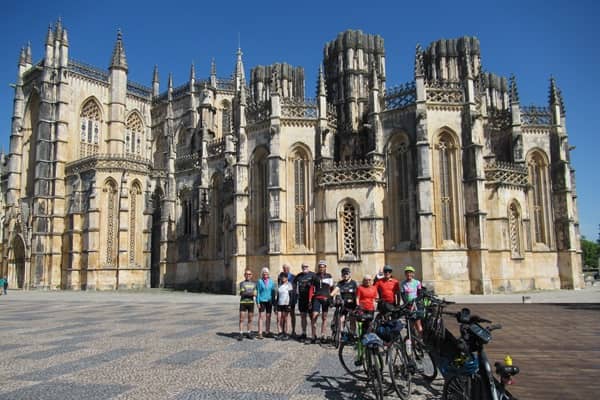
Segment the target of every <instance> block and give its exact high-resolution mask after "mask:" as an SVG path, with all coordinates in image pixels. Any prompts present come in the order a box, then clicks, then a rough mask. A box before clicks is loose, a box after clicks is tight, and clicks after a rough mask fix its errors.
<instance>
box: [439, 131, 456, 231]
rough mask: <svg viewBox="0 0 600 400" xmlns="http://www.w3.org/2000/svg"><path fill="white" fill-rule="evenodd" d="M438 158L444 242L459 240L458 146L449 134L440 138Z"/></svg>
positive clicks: (441, 223) (440, 221)
mask: <svg viewBox="0 0 600 400" xmlns="http://www.w3.org/2000/svg"><path fill="white" fill-rule="evenodd" d="M435 150H436V158H437V192H438V193H439V202H440V203H439V207H438V210H439V223H438V227H439V229H440V233H441V236H440V238H441V240H442V241H453V242H458V241H459V240H458V239H459V235H458V232H459V229H458V228H459V226H458V218H459V217H458V215H459V204H458V190H459V188H458V173H459V168H460V164H459V162H458V150H459V149H458V145H457V143H456V141H455V140H454V138H453V136H452V135H450V134H449V133H447V132H444V133H442V134H441V135H440V136H439V139H438V142H437V144H436V147H435Z"/></svg>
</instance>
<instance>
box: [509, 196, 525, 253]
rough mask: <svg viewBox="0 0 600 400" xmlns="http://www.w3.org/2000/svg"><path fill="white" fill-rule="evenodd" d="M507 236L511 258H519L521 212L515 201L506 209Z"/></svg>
mask: <svg viewBox="0 0 600 400" xmlns="http://www.w3.org/2000/svg"><path fill="white" fill-rule="evenodd" d="M508 235H509V240H510V253H511V257H512V258H520V257H522V254H521V242H522V240H521V211H520V207H519V204H518V203H517V202H516V201H513V202H512V203H510V206H509V207H508Z"/></svg>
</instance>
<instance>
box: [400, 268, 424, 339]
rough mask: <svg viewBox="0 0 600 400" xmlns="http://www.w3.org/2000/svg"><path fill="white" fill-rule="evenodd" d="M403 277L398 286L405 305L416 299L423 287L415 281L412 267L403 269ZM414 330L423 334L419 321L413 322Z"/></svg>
mask: <svg viewBox="0 0 600 400" xmlns="http://www.w3.org/2000/svg"><path fill="white" fill-rule="evenodd" d="M404 276H405V277H406V279H404V280H403V281H402V283H401V284H400V295H401V296H402V301H403V302H404V304H407V303H410V302H411V301H413V300H415V299H416V298H417V295H418V292H419V290H421V289H422V288H423V286H422V285H421V282H420V281H419V280H418V279H415V269H414V267H412V266H410V265H407V266H406V267H404ZM414 307H416V305H414ZM415 328H416V329H417V332H418V333H419V334H421V333H423V326H422V325H421V320H420V319H417V320H416V321H415Z"/></svg>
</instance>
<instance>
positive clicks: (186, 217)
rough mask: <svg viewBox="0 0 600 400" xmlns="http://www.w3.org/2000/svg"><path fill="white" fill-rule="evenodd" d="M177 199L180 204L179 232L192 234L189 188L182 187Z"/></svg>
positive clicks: (190, 194)
mask: <svg viewBox="0 0 600 400" xmlns="http://www.w3.org/2000/svg"><path fill="white" fill-rule="evenodd" d="M179 199H180V204H181V217H180V221H181V225H180V226H181V228H180V232H181V234H182V235H183V236H190V235H191V234H192V227H193V224H194V208H193V201H192V191H191V190H190V189H189V188H184V189H183V190H182V191H181V192H180V193H179Z"/></svg>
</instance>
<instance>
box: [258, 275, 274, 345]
mask: <svg viewBox="0 0 600 400" xmlns="http://www.w3.org/2000/svg"><path fill="white" fill-rule="evenodd" d="M256 287H257V290H256V293H257V295H256V302H257V303H258V336H257V337H256V338H257V339H262V338H263V334H262V329H263V324H264V325H265V336H266V337H271V312H272V310H273V300H274V299H275V291H276V287H275V282H273V280H272V279H271V278H270V277H269V269H268V268H263V269H262V271H261V279H259V280H258V283H257V285H256Z"/></svg>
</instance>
